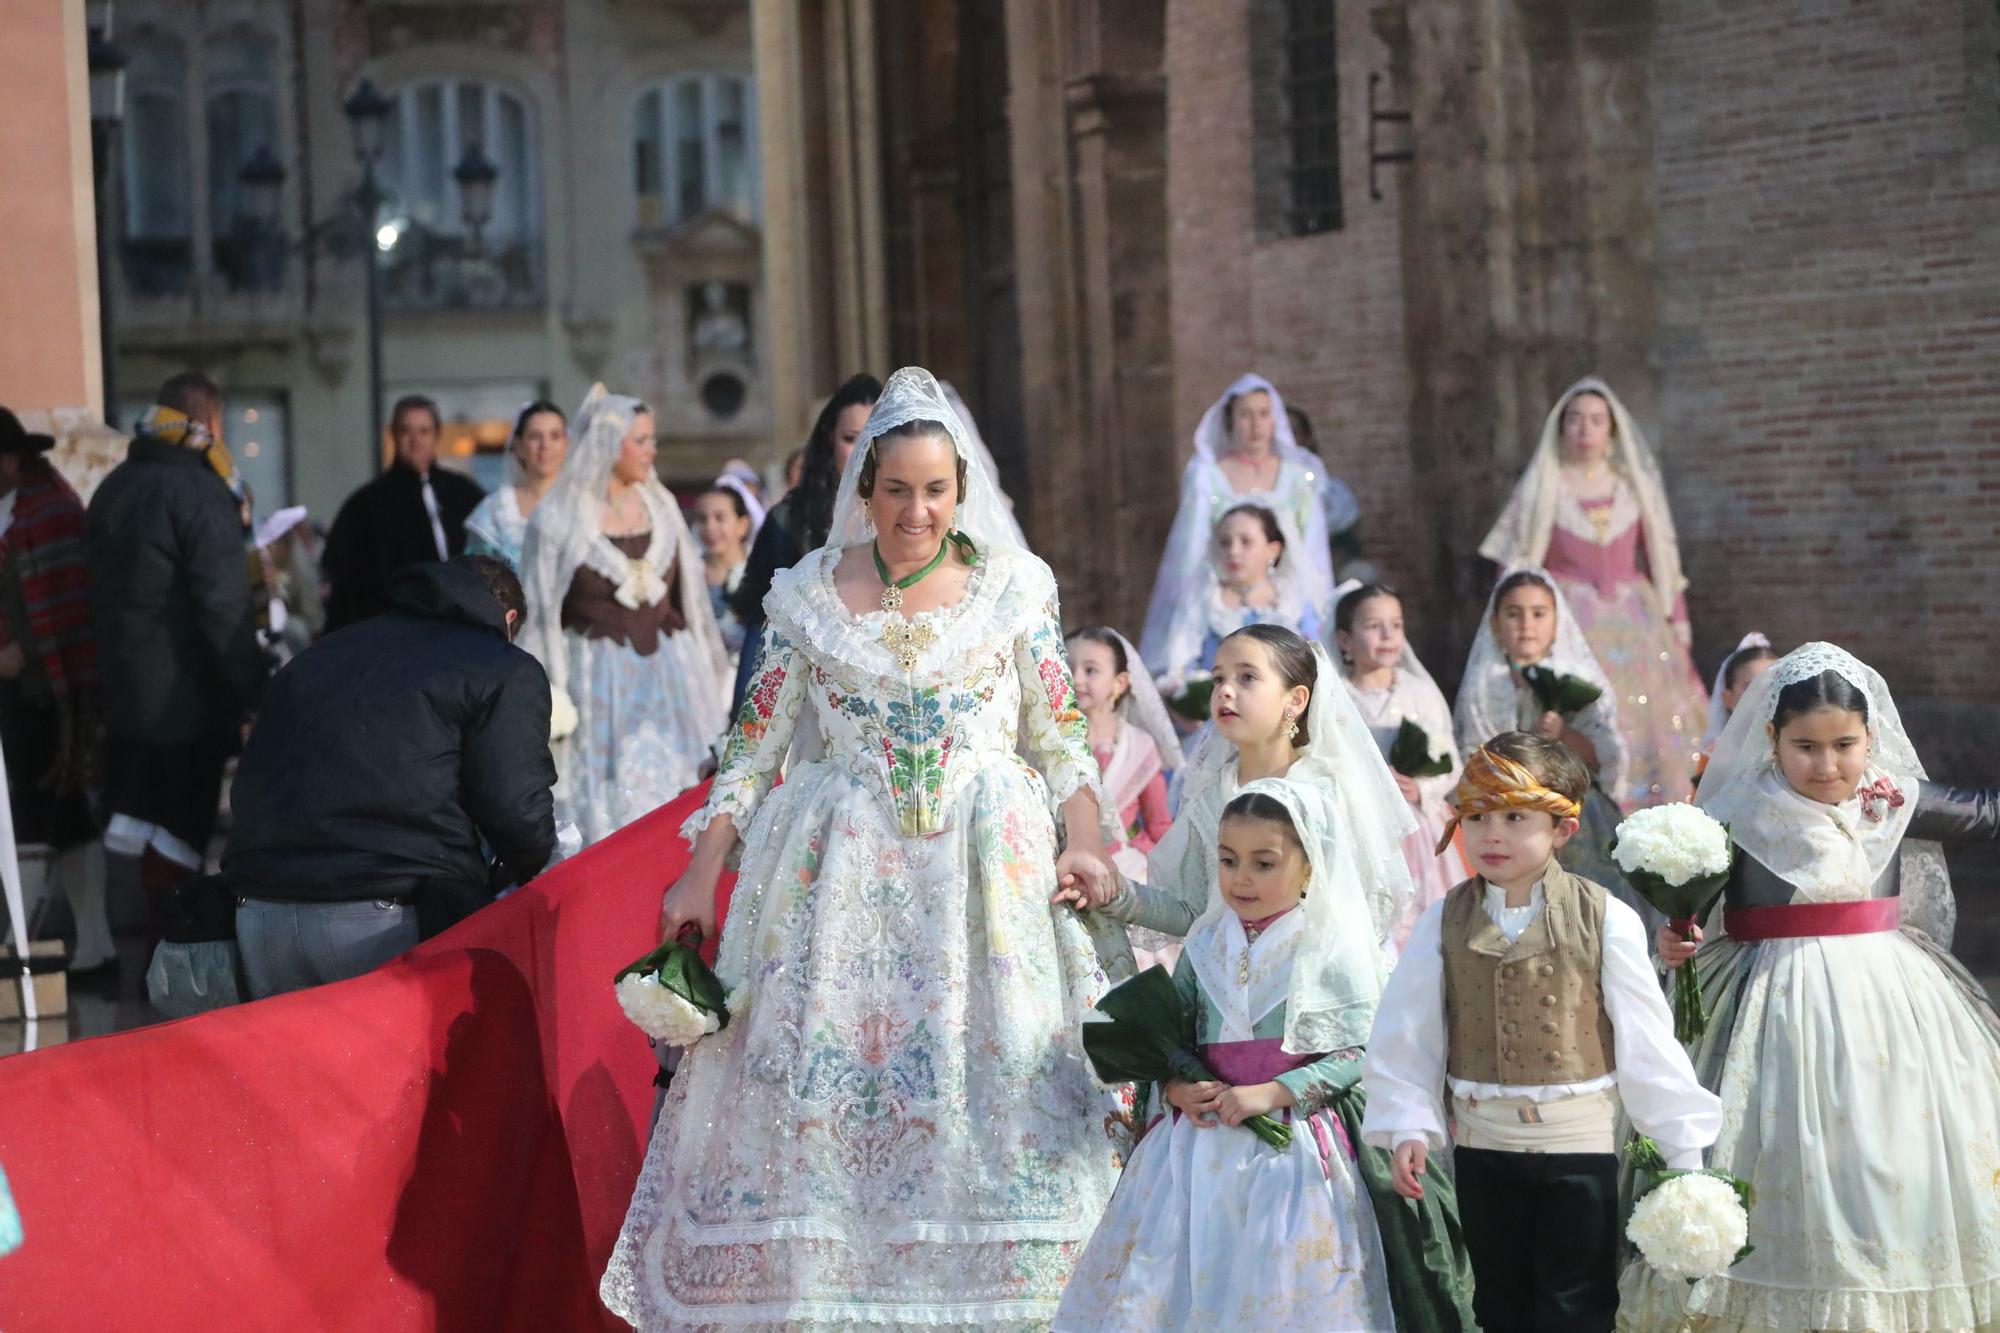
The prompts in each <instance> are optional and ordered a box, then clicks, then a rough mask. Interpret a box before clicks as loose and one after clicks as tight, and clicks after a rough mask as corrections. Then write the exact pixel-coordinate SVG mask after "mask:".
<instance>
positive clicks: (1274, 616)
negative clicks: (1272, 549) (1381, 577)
mask: <svg viewBox="0 0 2000 1333" xmlns="http://www.w3.org/2000/svg"><path fill="white" fill-rule="evenodd" d="M1244 505H1255V506H1256V507H1257V508H1259V509H1262V510H1264V511H1265V512H1266V513H1268V514H1270V515H1272V517H1274V518H1275V519H1277V521H1278V536H1279V538H1280V540H1282V541H1283V542H1284V544H1285V550H1284V553H1283V554H1282V555H1280V556H1279V557H1278V567H1277V568H1276V569H1274V570H1272V571H1271V586H1272V587H1273V588H1274V589H1275V590H1276V592H1277V595H1278V600H1277V604H1276V605H1274V606H1271V607H1268V608H1266V609H1265V611H1264V615H1265V616H1266V617H1267V618H1266V620H1265V622H1264V623H1267V624H1275V625H1283V626H1284V627H1285V628H1286V629H1288V630H1291V631H1293V632H1294V633H1297V632H1298V631H1299V627H1300V626H1301V625H1302V624H1304V622H1305V613H1306V611H1307V610H1308V609H1312V610H1320V609H1322V607H1323V605H1324V603H1323V602H1321V603H1314V602H1311V601H1310V599H1309V596H1308V593H1307V587H1308V585H1309V584H1310V583H1311V580H1312V574H1311V572H1310V569H1309V566H1310V563H1311V562H1310V561H1308V560H1306V558H1305V556H1304V554H1303V552H1304V550H1305V541H1304V539H1303V538H1302V537H1300V535H1299V529H1298V525H1297V524H1295V523H1293V522H1292V519H1291V515H1289V514H1287V513H1285V512H1284V510H1283V509H1282V508H1278V507H1274V506H1271V505H1266V504H1262V503H1260V502H1259V501H1257V500H1244V501H1241V502H1239V503H1238V504H1232V505H1230V506H1229V508H1228V509H1227V510H1224V511H1223V512H1224V513H1230V512H1233V511H1234V510H1236V509H1239V508H1242V507H1243V506H1244ZM1220 526H1221V523H1220V517H1219V516H1218V520H1217V524H1216V527H1212V528H1210V529H1209V534H1208V548H1207V557H1206V558H1205V559H1204V560H1203V561H1202V564H1201V568H1200V570H1199V571H1198V572H1197V574H1196V577H1195V582H1194V584H1193V586H1192V587H1190V588H1189V589H1188V593H1187V595H1186V596H1185V597H1183V598H1182V599H1181V601H1180V604H1179V605H1178V606H1176V607H1175V608H1174V609H1173V613H1172V615H1171V616H1170V617H1169V619H1168V622H1167V632H1166V636H1165V640H1164V642H1163V644H1162V645H1161V646H1160V647H1159V649H1158V650H1157V654H1156V655H1157V656H1159V657H1160V658H1161V659H1162V660H1163V661H1164V662H1165V663H1166V667H1165V669H1164V670H1163V671H1162V672H1161V673H1160V677H1159V678H1160V680H1161V681H1162V682H1164V683H1165V684H1166V685H1167V687H1168V688H1169V690H1170V691H1171V692H1174V693H1178V692H1179V690H1180V687H1181V685H1182V683H1183V682H1184V681H1185V679H1186V676H1187V673H1188V670H1189V669H1190V667H1192V668H1194V669H1197V670H1199V669H1205V668H1206V667H1207V666H1208V664H1207V663H1206V662H1201V661H1197V660H1196V659H1197V658H1199V657H1200V656H1201V646H1202V644H1203V643H1205V642H1207V640H1208V635H1209V631H1210V629H1211V628H1213V627H1214V620H1215V616H1216V613H1217V612H1218V610H1219V609H1220V599H1221V596H1222V571H1221V569H1220V568H1219V567H1218V565H1219V555H1220V553H1219V552H1218V551H1217V550H1216V530H1217V528H1219V527H1220ZM1328 618H1329V619H1330V617H1328ZM1229 628H1230V629H1234V628H1236V627H1235V625H1233V624H1232V625H1230V626H1229ZM1135 660H1137V659H1135Z"/></svg>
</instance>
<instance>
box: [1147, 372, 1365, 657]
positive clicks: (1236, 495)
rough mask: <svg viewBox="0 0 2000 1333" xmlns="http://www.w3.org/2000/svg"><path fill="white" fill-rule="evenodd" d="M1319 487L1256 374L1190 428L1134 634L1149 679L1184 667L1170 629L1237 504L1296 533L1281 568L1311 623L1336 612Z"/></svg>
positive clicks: (1314, 469)
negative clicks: (1171, 512) (1169, 524)
mask: <svg viewBox="0 0 2000 1333" xmlns="http://www.w3.org/2000/svg"><path fill="white" fill-rule="evenodd" d="M1325 482H1326V469H1325V466H1324V465H1323V464H1322V463H1321V462H1320V460H1319V459H1318V458H1316V457H1314V456H1313V455H1312V454H1309V453H1307V452H1306V451H1305V450H1304V449H1301V448H1300V447H1299V446H1298V443H1297V441H1295V440H1294V439H1293V438H1292V423H1291V419H1290V418H1289V417H1287V416H1286V415H1285V401H1284V399H1282V398H1280V397H1279V396H1278V391H1277V390H1276V389H1275V388H1273V387H1272V385H1271V382H1270V381H1269V380H1267V379H1265V378H1264V377H1263V376H1262V375H1244V376H1242V377H1241V378H1239V379H1238V380H1237V381H1236V382H1235V383H1234V384H1232V385H1230V386H1229V390H1228V392H1226V393H1224V394H1223V395H1222V397H1220V398H1218V399H1216V400H1215V402H1214V403H1212V404H1211V405H1210V406H1209V409H1208V411H1206V412H1204V413H1202V417H1201V422H1200V424H1198V425H1197V426H1196V427H1195V428H1194V457H1193V458H1190V459H1189V460H1188V465H1187V470H1186V471H1185V472H1183V473H1182V474H1181V499H1180V511H1179V513H1178V514H1176V516H1175V518H1174V526H1173V531H1171V532H1169V533H1168V534H1167V549H1166V553H1165V554H1164V555H1162V556H1161V557H1160V572H1159V575H1158V577H1157V578H1156V579H1155V580H1154V582H1153V596H1152V600H1151V601H1150V602H1148V603H1147V606H1146V626H1145V629H1144V631H1143V632H1142V633H1141V634H1140V636H1139V655H1140V657H1142V658H1144V659H1145V662H1146V667H1147V669H1148V670H1150V671H1151V672H1152V673H1153V675H1154V677H1155V678H1158V677H1160V676H1164V675H1167V674H1169V673H1170V672H1173V671H1175V670H1176V669H1178V668H1183V667H1185V666H1186V663H1185V662H1175V661H1172V660H1170V658H1171V657H1173V656H1174V655H1175V654H1174V652H1173V651H1172V648H1171V647H1170V644H1169V639H1170V637H1171V636H1172V634H1173V630H1174V622H1175V619H1176V617H1177V616H1178V615H1179V614H1180V612H1181V609H1182V608H1183V607H1184V606H1186V605H1187V604H1188V603H1189V602H1190V601H1192V600H1193V599H1194V598H1196V597H1197V596H1198V595H1199V594H1200V593H1201V592H1202V590H1203V588H1204V586H1205V581H1206V580H1207V579H1208V578H1209V577H1211V575H1210V574H1209V571H1208V569H1207V566H1208V563H1209V560H1210V558H1211V552H1212V550H1213V546H1214V540H1215V528H1216V525H1217V524H1218V523H1220V522H1221V521H1222V516H1223V515H1224V514H1227V513H1228V512H1229V511H1230V510H1232V509H1234V508H1236V507H1237V506H1238V505H1244V504H1254V505H1261V506H1263V507H1264V508H1266V509H1268V510H1270V511H1271V512H1272V513H1274V514H1276V515H1277V516H1278V520H1279V523H1280V525H1281V526H1282V527H1283V528H1285V529H1286V530H1287V531H1288V532H1289V533H1293V534H1296V535H1297V537H1298V540H1297V541H1296V542H1290V543H1288V547H1287V551H1286V557H1285V561H1286V564H1287V565H1290V566H1292V571H1291V572H1292V577H1293V578H1294V579H1295V580H1296V587H1297V592H1298V596H1299V598H1300V599H1301V601H1302V603H1303V606H1304V607H1305V608H1306V609H1309V610H1310V611H1311V612H1312V614H1313V623H1314V625H1315V626H1318V625H1321V624H1324V623H1325V619H1326V615H1327V613H1328V611H1329V610H1330V608H1331V607H1332V605H1333V557H1332V554H1331V551H1330V549H1329V547H1328V545H1327V535H1326V508H1325V505H1324V504H1323V502H1322V499H1321V492H1322V490H1323V488H1324V485H1325ZM1288 623H1290V622H1288ZM1316 632H1317V630H1316V629H1315V633H1316ZM1196 642H1197V644H1199V642H1200V639H1199V638H1197V639H1196Z"/></svg>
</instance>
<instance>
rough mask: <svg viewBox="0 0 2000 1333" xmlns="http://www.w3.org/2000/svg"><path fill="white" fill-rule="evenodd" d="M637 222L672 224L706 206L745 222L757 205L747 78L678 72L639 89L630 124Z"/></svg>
mask: <svg viewBox="0 0 2000 1333" xmlns="http://www.w3.org/2000/svg"><path fill="white" fill-rule="evenodd" d="M632 149H633V151H632V158H633V162H632V182H633V187H634V189H635V191H636V192H637V194H638V196H639V224H640V225H641V226H651V227H657V226H672V225H673V224H674V223H677V222H681V221H684V220H685V219H687V218H691V217H693V216H695V215H696V214H698V213H702V212H705V211H706V210H708V209H712V208H719V209H726V210H728V211H729V212H732V213H734V214H736V215H737V216H738V217H740V218H743V219H745V220H746V221H753V220H755V219H756V217H757V216H758V214H759V212H760V201H759V199H758V193H757V124H756V106H755V98H754V97H753V96H752V89H751V84H750V80H748V79H745V78H739V77H737V76H736V75H733V74H682V75H679V76H677V77H675V78H672V79H668V80H667V81H666V82H664V83H661V84H659V85H657V86H655V87H653V88H649V89H647V90H646V92H645V94H644V95H643V96H641V97H640V98H639V103H638V106H637V108H636V110H635V113H634V117H633V126H632Z"/></svg>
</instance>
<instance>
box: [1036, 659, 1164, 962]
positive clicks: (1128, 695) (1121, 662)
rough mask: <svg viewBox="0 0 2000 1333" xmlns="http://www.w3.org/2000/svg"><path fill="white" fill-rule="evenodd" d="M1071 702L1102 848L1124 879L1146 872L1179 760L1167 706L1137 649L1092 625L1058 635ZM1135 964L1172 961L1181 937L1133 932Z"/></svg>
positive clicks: (1139, 877)
mask: <svg viewBox="0 0 2000 1333" xmlns="http://www.w3.org/2000/svg"><path fill="white" fill-rule="evenodd" d="M1064 647H1065V648H1067V649H1068V651H1069V666H1070V674H1071V675H1072V676H1073V677H1074V679H1075V681H1076V701H1077V706H1078V707H1079V708H1081V709H1082V710H1083V716H1084V720H1085V721H1086V722H1088V723H1089V725H1090V752H1091V754H1093V755H1094V756H1096V758H1097V765H1098V768H1099V769H1100V770H1101V771H1102V773H1103V776H1104V794H1105V810H1106V812H1107V814H1109V815H1110V816H1111V834H1112V836H1111V837H1110V838H1109V839H1108V840H1107V842H1106V847H1107V850H1109V852H1110V853H1111V864H1112V865H1114V866H1116V867H1117V869H1118V873H1119V874H1121V875H1124V876H1125V877H1126V878H1128V879H1137V880H1143V879H1144V878H1145V877H1146V855H1147V853H1149V852H1151V851H1152V850H1153V848H1154V846H1155V845H1156V844H1158V842H1159V841H1160V839H1161V838H1164V837H1165V836H1166V835H1167V830H1168V829H1169V828H1171V827H1172V826H1173V816H1172V815H1171V814H1170V813H1168V810H1167V774H1168V773H1170V772H1171V771H1173V770H1174V769H1177V768H1179V767H1180V766H1181V762H1182V761H1181V745H1180V738H1179V737H1178V736H1176V735H1175V733H1174V727H1173V722H1172V721H1171V720H1170V719H1169V718H1168V716H1167V706H1166V704H1165V703H1164V702H1163V701H1162V700H1161V699H1160V692H1159V691H1158V690H1156V689H1154V688H1153V682H1152V680H1151V678H1150V677H1148V676H1147V675H1146V673H1145V670H1144V669H1143V668H1141V669H1140V670H1139V671H1137V672H1136V673H1135V672H1134V671H1133V669H1132V668H1133V667H1135V666H1139V665H1140V663H1139V654H1138V652H1137V650H1135V649H1134V648H1133V647H1132V645H1131V643H1130V642H1129V641H1128V640H1127V639H1126V638H1125V636H1124V635H1123V634H1120V633H1119V632H1118V631H1117V630H1115V629H1111V628H1109V627H1108V626H1104V625H1093V626H1090V627H1088V628H1085V629H1080V630H1075V631H1073V632H1072V633H1071V634H1070V636H1069V638H1068V639H1066V640H1064ZM1132 949H1133V953H1134V954H1135V955H1136V956H1137V958H1138V959H1139V960H1140V961H1139V966H1140V967H1142V968H1143V967H1150V966H1152V965H1153V964H1154V963H1164V964H1167V965H1169V966H1171V965H1172V964H1173V961H1174V958H1175V956H1176V955H1177V954H1179V952H1180V942H1179V941H1178V940H1174V939H1170V938H1168V937H1167V936H1164V935H1160V934H1158V933H1157V932H1153V931H1140V930H1139V929H1137V928H1136V927H1135V928H1134V929H1133V931H1132Z"/></svg>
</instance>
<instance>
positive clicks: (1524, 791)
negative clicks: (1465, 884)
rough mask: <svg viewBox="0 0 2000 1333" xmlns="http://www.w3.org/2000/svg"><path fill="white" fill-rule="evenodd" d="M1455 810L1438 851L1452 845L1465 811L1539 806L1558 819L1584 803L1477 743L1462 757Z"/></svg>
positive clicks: (1574, 814)
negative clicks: (1473, 748)
mask: <svg viewBox="0 0 2000 1333" xmlns="http://www.w3.org/2000/svg"><path fill="white" fill-rule="evenodd" d="M1451 803H1452V807H1453V810H1454V811H1455V813H1454V814H1453V815H1452V817H1451V822H1450V823H1448V824H1446V825H1445V826H1444V836H1443V837H1442V838H1440V839H1438V845H1437V849H1438V852H1439V854H1442V853H1443V852H1444V849H1445V848H1446V847H1448V846H1450V845H1451V835H1452V834H1453V833H1454V832H1455V831H1457V829H1458V821H1459V820H1461V819H1464V818H1465V817H1466V816H1467V815H1488V814H1492V813H1493V812H1494V811H1495V810H1540V811H1542V812H1543V813H1544V814H1549V815H1554V816H1555V817H1556V818H1557V819H1558V820H1562V819H1575V818H1577V817H1578V816H1580V815H1582V814H1583V807H1582V806H1581V805H1578V804H1577V803H1576V802H1575V801H1572V800H1571V799H1570V798H1569V797H1567V796H1565V795H1563V794H1562V793H1561V792H1559V791H1553V790H1551V789H1549V788H1547V787H1544V786H1543V785H1542V784H1541V783H1540V782H1538V781H1537V780H1536V779H1535V775H1534V774H1533V773H1530V772H1529V771H1528V770H1527V769H1526V768H1525V767H1523V766H1522V765H1520V764H1517V763H1515V762H1514V761H1513V760H1512V759H1509V758H1508V757H1507V756H1506V755H1503V754H1495V753H1494V752H1493V751H1491V750H1489V749H1487V748H1486V747H1485V746H1483V745H1482V746H1480V747H1479V748H1478V749H1477V750H1474V751H1473V752H1472V753H1471V754H1469V755H1467V756H1466V759H1465V772H1464V774H1463V775H1462V776H1461V777H1460V778H1459V780H1458V790H1457V791H1454V792H1453V793H1452V794H1451Z"/></svg>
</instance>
